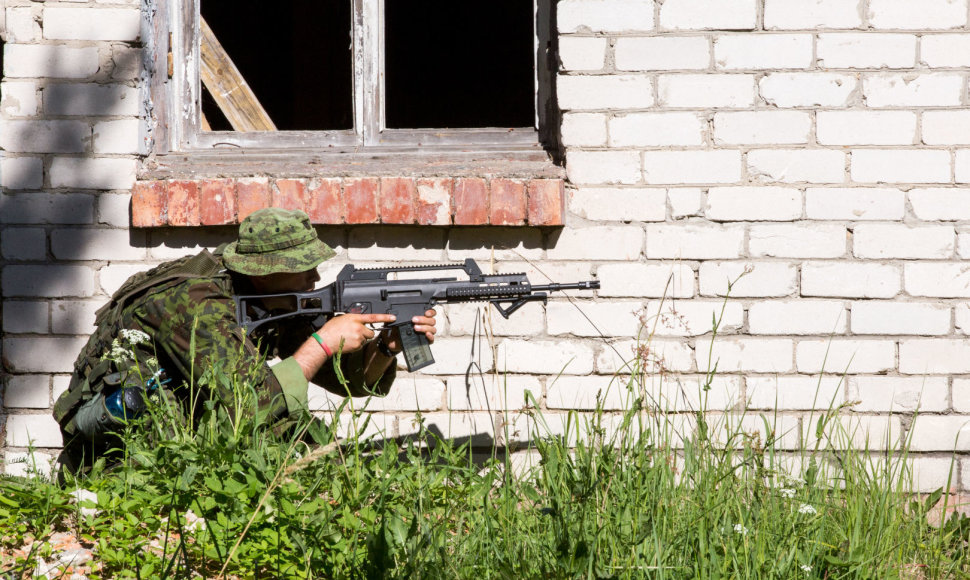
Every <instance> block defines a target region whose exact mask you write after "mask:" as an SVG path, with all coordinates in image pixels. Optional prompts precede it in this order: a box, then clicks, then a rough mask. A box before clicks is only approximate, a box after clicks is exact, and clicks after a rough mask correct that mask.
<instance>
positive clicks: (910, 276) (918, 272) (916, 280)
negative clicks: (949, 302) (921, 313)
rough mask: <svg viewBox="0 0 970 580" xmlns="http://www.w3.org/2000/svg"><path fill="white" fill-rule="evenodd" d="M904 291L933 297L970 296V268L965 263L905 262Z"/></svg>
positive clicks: (914, 294) (913, 294)
mask: <svg viewBox="0 0 970 580" xmlns="http://www.w3.org/2000/svg"><path fill="white" fill-rule="evenodd" d="M903 277H904V279H905V285H904V287H905V289H906V292H907V293H909V294H911V295H912V296H928V297H933V298H970V268H968V267H967V265H966V264H965V263H937V264H933V263H928V262H927V263H919V262H912V263H906V264H905V265H904V266H903Z"/></svg>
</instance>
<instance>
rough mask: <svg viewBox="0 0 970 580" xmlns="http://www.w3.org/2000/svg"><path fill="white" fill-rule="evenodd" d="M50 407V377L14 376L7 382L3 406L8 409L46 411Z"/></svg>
mask: <svg viewBox="0 0 970 580" xmlns="http://www.w3.org/2000/svg"><path fill="white" fill-rule="evenodd" d="M50 405H51V386H50V377H48V376H47V375H15V376H12V377H10V378H9V379H8V380H7V387H6V390H5V391H4V396H3V406H4V407H6V408H8V409H47V408H48V407H50Z"/></svg>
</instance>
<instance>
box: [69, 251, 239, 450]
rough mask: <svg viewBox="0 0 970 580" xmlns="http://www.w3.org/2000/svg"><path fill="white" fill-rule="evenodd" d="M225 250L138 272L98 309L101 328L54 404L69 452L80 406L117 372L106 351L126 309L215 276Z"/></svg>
mask: <svg viewBox="0 0 970 580" xmlns="http://www.w3.org/2000/svg"><path fill="white" fill-rule="evenodd" d="M221 250H222V247H220V248H218V249H217V250H216V251H215V254H213V253H210V252H209V251H208V250H203V251H202V252H200V253H199V254H196V255H194V256H186V257H184V258H180V259H178V260H173V261H171V262H165V263H164V264H160V265H158V266H156V267H154V268H152V269H150V270H147V271H145V272H140V273H138V274H135V275H134V276H131V277H130V278H128V280H126V281H125V283H124V284H122V286H121V288H119V289H118V291H117V292H115V293H114V294H113V295H112V296H111V300H109V301H108V303H107V304H105V305H104V306H102V307H101V308H100V309H99V310H98V311H97V313H96V318H95V325H96V327H97V328H96V330H95V332H94V334H92V335H91V337H90V338H89V339H88V342H87V344H86V345H85V346H84V348H83V349H81V353H80V354H79V355H78V357H77V360H75V362H74V373H73V376H72V377H71V384H70V386H69V387H68V389H67V390H66V391H65V392H64V393H63V394H61V396H60V397H58V399H57V401H56V402H55V403H54V419H55V420H56V421H57V423H58V425H60V427H61V434H62V435H63V437H64V445H65V452H68V451H69V450H68V448H69V447H70V444H71V442H72V440H73V439H76V438H77V437H76V436H77V435H78V430H77V426H76V424H75V421H74V419H75V415H76V414H77V411H78V409H80V408H81V406H83V405H84V403H86V402H87V401H89V400H91V399H92V398H94V397H96V396H97V394H98V393H100V392H101V391H102V390H104V388H105V386H106V383H107V382H108V381H110V380H111V377H112V375H117V373H115V372H113V361H112V360H111V359H110V358H105V357H103V354H104V353H105V352H107V351H109V350H110V349H111V343H112V341H113V340H114V339H115V338H116V337H117V336H118V332H119V330H120V328H119V326H120V321H121V315H122V310H123V309H124V308H125V307H126V306H127V305H129V304H131V302H132V301H133V300H135V299H137V298H138V297H139V296H141V295H143V294H144V293H145V292H147V291H148V290H162V289H165V288H168V287H171V286H174V285H175V284H178V283H180V282H182V281H184V280H186V279H190V278H205V277H209V276H214V275H215V274H217V273H218V272H219V271H220V270H222V269H223V265H222V260H221V259H220V258H219V257H218V256H219V255H220V254H221Z"/></svg>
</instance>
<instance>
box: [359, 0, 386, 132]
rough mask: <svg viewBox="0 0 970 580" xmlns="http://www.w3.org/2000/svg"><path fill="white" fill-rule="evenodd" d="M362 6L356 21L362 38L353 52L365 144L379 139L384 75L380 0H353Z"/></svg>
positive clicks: (381, 7) (360, 120)
mask: <svg viewBox="0 0 970 580" xmlns="http://www.w3.org/2000/svg"><path fill="white" fill-rule="evenodd" d="M356 6H359V7H360V9H361V12H360V18H359V20H358V21H359V22H360V24H361V27H360V28H361V38H360V44H358V45H356V46H358V47H360V50H359V51H356V52H355V54H354V64H355V66H354V77H355V79H358V80H359V82H357V83H355V89H357V93H356V95H359V96H357V98H356V102H357V104H358V105H359V109H358V117H357V121H358V124H357V125H356V126H357V127H358V133H359V134H361V135H362V136H363V142H364V145H365V146H369V145H376V144H378V143H379V142H380V132H381V126H382V117H383V107H382V99H383V97H382V94H383V90H382V89H383V87H382V86H381V79H382V78H383V70H382V58H381V49H382V46H383V39H382V34H381V31H382V30H383V26H382V22H381V21H382V18H383V0H355V7H356Z"/></svg>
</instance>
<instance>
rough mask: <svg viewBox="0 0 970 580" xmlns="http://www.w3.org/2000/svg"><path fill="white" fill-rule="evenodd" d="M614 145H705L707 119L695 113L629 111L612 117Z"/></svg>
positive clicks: (611, 129) (611, 132)
mask: <svg viewBox="0 0 970 580" xmlns="http://www.w3.org/2000/svg"><path fill="white" fill-rule="evenodd" d="M609 132H610V145H611V146H613V147H664V146H668V145H685V146H691V145H703V144H704V136H705V134H706V132H707V120H706V119H705V118H703V117H702V116H701V115H698V114H696V113H630V114H627V115H618V116H615V117H613V118H611V119H610V120H609Z"/></svg>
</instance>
